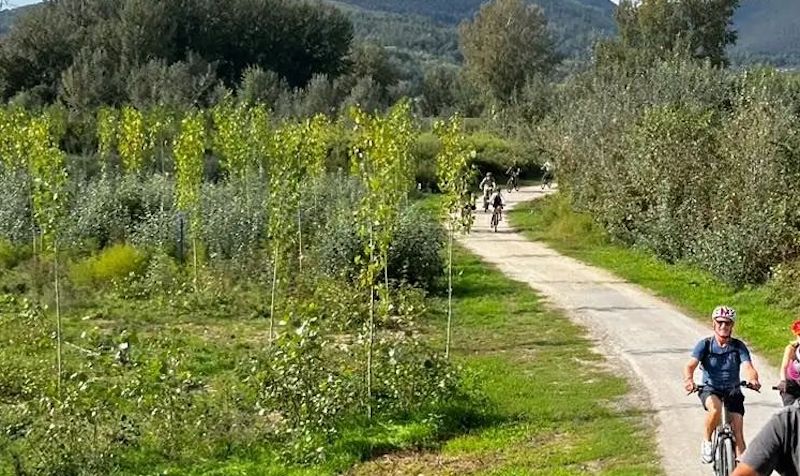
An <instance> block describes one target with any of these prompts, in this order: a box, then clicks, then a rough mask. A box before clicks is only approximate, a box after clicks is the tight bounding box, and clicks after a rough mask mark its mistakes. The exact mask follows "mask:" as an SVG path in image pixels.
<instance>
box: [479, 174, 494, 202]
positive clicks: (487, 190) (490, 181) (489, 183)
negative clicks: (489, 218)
mask: <svg viewBox="0 0 800 476" xmlns="http://www.w3.org/2000/svg"><path fill="white" fill-rule="evenodd" d="M496 186H497V184H496V183H495V181H494V177H492V173H491V172H486V176H485V177H483V180H481V183H480V185H478V188H479V189H480V190H481V191H482V192H483V211H484V212H485V211H486V210H488V207H489V197H490V196H491V194H492V190H494V188H495V187H496Z"/></svg>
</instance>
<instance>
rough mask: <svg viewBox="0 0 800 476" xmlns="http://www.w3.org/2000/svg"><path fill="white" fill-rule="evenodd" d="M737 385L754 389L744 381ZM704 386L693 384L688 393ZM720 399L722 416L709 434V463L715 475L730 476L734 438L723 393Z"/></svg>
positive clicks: (700, 390)
mask: <svg viewBox="0 0 800 476" xmlns="http://www.w3.org/2000/svg"><path fill="white" fill-rule="evenodd" d="M739 386H741V387H744V388H749V389H750V390H755V388H753V387H752V386H750V384H748V383H747V382H745V381H742V382H740V383H739ZM704 387H705V385H695V386H694V390H692V391H691V392H689V395H691V394H692V393H695V392H698V393H699V392H702V391H703V388H704ZM756 391H758V390H756ZM720 400H721V401H722V416H721V418H720V422H719V425H717V428H716V429H715V430H714V434H713V435H711V442H712V446H711V458H712V459H711V463H712V465H713V469H714V474H715V475H717V476H730V475H731V474H733V470H734V468H736V438H735V437H734V435H733V428H732V427H731V422H730V415H728V408H727V407H726V406H725V396H724V395H723V396H722V397H721V398H720Z"/></svg>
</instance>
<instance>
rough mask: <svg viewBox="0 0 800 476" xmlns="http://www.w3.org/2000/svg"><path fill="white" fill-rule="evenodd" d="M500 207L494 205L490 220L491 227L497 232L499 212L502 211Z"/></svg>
mask: <svg viewBox="0 0 800 476" xmlns="http://www.w3.org/2000/svg"><path fill="white" fill-rule="evenodd" d="M502 210H503V208H502V207H494V212H493V213H492V221H491V223H490V226H491V228H492V229H493V230H494V232H495V233H497V225H499V224H500V213H501V212H502Z"/></svg>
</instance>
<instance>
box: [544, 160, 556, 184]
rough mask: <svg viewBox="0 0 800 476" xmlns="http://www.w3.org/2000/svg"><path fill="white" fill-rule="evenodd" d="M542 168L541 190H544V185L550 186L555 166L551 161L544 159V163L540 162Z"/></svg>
mask: <svg viewBox="0 0 800 476" xmlns="http://www.w3.org/2000/svg"><path fill="white" fill-rule="evenodd" d="M542 170H543V173H542V190H544V187H545V186H547V188H550V182H552V181H553V172H554V171H555V167H554V166H553V163H552V162H550V161H549V160H546V161H545V162H544V164H542Z"/></svg>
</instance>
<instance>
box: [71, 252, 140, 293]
mask: <svg viewBox="0 0 800 476" xmlns="http://www.w3.org/2000/svg"><path fill="white" fill-rule="evenodd" d="M146 264H147V255H146V254H145V253H143V252H142V251H139V250H137V249H136V248H134V247H133V246H130V245H124V244H118V245H114V246H112V247H110V248H106V249H104V250H103V251H101V252H100V254H98V255H97V256H93V257H91V258H88V259H86V260H84V261H82V262H80V263H77V264H75V265H73V266H72V269H71V270H70V279H71V281H72V282H73V283H74V284H76V285H79V286H96V285H101V286H102V285H107V284H112V283H113V282H115V281H118V280H121V279H125V278H127V277H128V276H129V275H132V274H133V275H138V274H141V273H142V272H143V271H144V269H145V265H146Z"/></svg>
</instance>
